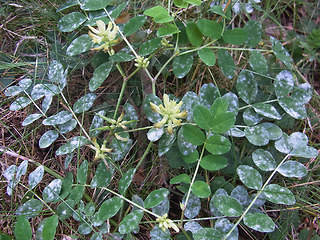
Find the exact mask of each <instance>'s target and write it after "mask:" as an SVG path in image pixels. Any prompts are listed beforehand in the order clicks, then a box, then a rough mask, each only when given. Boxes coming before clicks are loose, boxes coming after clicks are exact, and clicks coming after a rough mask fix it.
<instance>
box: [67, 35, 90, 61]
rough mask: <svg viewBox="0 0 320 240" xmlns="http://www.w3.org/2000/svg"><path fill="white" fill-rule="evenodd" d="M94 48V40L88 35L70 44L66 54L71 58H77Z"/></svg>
mask: <svg viewBox="0 0 320 240" xmlns="http://www.w3.org/2000/svg"><path fill="white" fill-rule="evenodd" d="M92 47H93V42H92V39H91V38H90V37H89V35H88V34H83V35H81V36H80V37H77V38H76V39H75V40H73V41H72V43H70V45H69V47H68V48H67V51H66V53H67V54H68V55H69V56H75V55H78V54H80V53H83V52H86V51H89V50H90V49H91V48H92Z"/></svg>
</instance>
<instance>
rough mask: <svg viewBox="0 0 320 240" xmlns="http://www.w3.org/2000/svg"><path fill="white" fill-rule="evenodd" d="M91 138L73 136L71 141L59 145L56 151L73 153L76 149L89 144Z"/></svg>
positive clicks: (59, 153)
mask: <svg viewBox="0 0 320 240" xmlns="http://www.w3.org/2000/svg"><path fill="white" fill-rule="evenodd" d="M88 142H89V140H88V139H87V138H86V137H83V136H76V137H73V138H72V139H71V140H70V141H69V142H67V143H66V144H64V145H62V146H61V147H59V148H58V149H57V151H56V155H57V156H59V155H63V154H67V153H72V152H73V151H74V150H75V149H77V148H80V147H82V146H83V145H85V144H87V143H88Z"/></svg>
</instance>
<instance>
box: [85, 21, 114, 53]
mask: <svg viewBox="0 0 320 240" xmlns="http://www.w3.org/2000/svg"><path fill="white" fill-rule="evenodd" d="M97 26H98V29H95V28H93V27H91V26H88V27H89V29H90V30H91V31H89V33H88V34H89V36H90V37H91V38H92V41H93V42H94V43H97V44H101V43H102V45H100V46H99V47H97V48H94V49H93V50H101V49H103V51H108V50H109V49H110V47H111V46H113V45H115V44H117V43H118V42H119V39H116V37H117V33H118V30H119V27H118V26H116V25H114V24H113V23H112V22H109V23H108V27H107V29H106V24H105V23H104V22H103V21H101V20H98V21H97Z"/></svg>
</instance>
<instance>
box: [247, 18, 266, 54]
mask: <svg viewBox="0 0 320 240" xmlns="http://www.w3.org/2000/svg"><path fill="white" fill-rule="evenodd" d="M244 30H246V32H247V33H248V39H247V41H246V42H245V44H246V45H247V46H248V47H250V48H255V47H256V46H257V45H258V44H259V42H260V41H261V35H262V25H261V23H260V22H258V21H256V20H249V21H248V22H246V25H245V26H244Z"/></svg>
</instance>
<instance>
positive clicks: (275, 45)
mask: <svg viewBox="0 0 320 240" xmlns="http://www.w3.org/2000/svg"><path fill="white" fill-rule="evenodd" d="M270 41H271V44H272V50H273V53H274V55H276V57H277V58H278V59H279V60H280V61H281V62H282V63H283V64H284V65H285V66H286V67H287V68H289V69H292V68H293V66H292V64H293V60H292V58H291V56H290V54H289V53H288V52H287V50H286V49H285V48H284V47H283V46H282V45H281V43H280V42H279V40H277V39H276V38H274V37H272V36H271V37H270Z"/></svg>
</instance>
